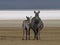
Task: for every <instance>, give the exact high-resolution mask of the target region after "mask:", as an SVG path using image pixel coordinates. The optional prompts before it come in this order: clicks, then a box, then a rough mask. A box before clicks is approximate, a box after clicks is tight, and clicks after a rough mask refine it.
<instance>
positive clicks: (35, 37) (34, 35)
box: [33, 31, 36, 40]
mask: <svg viewBox="0 0 60 45" xmlns="http://www.w3.org/2000/svg"><path fill="white" fill-rule="evenodd" d="M35 39H36V32H35V31H34V39H33V40H35Z"/></svg>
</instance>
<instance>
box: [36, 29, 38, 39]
mask: <svg viewBox="0 0 60 45" xmlns="http://www.w3.org/2000/svg"><path fill="white" fill-rule="evenodd" d="M36 39H37V40H38V30H36Z"/></svg>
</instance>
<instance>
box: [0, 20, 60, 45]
mask: <svg viewBox="0 0 60 45" xmlns="http://www.w3.org/2000/svg"><path fill="white" fill-rule="evenodd" d="M43 22H44V26H45V28H43V30H42V31H41V32H40V40H32V39H33V31H32V30H31V40H22V31H23V30H22V28H21V27H20V26H21V23H22V22H21V21H17V20H16V21H14V20H10V21H8V20H6V21H2V20H1V21H0V45H60V21H59V20H58V21H43Z"/></svg>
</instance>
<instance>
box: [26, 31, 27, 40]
mask: <svg viewBox="0 0 60 45" xmlns="http://www.w3.org/2000/svg"><path fill="white" fill-rule="evenodd" d="M26 40H27V30H26Z"/></svg>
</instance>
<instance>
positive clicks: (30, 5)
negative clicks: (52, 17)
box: [0, 0, 60, 10]
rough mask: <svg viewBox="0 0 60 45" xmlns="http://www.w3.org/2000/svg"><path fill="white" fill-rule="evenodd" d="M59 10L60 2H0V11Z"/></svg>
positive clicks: (27, 0)
mask: <svg viewBox="0 0 60 45" xmlns="http://www.w3.org/2000/svg"><path fill="white" fill-rule="evenodd" d="M38 8H39V9H60V0H0V10H13V9H14V10H16V9H18V10H19V9H38Z"/></svg>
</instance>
